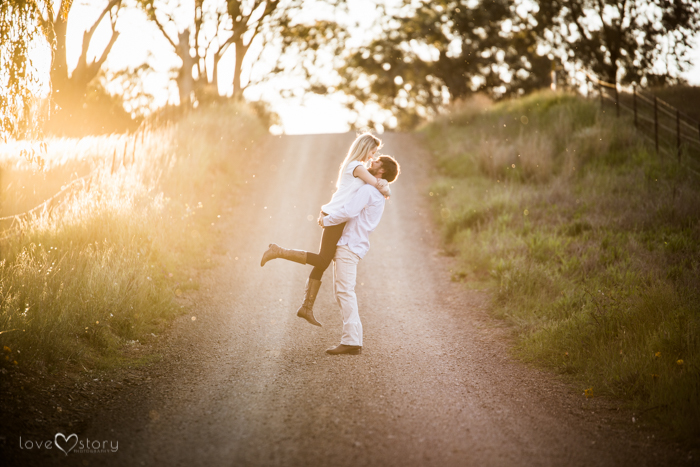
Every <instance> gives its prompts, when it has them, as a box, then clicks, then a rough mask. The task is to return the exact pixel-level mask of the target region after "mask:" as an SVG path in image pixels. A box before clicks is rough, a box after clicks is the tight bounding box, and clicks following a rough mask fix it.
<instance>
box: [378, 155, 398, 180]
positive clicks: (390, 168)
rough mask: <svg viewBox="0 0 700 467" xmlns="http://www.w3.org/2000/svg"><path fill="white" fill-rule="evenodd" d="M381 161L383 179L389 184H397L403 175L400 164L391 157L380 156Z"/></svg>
mask: <svg viewBox="0 0 700 467" xmlns="http://www.w3.org/2000/svg"><path fill="white" fill-rule="evenodd" d="M379 160H380V161H381V162H382V169H384V173H383V174H382V178H383V179H384V180H386V181H387V182H389V183H392V182H395V181H396V179H397V178H398V177H399V174H400V173H401V166H399V163H398V162H396V159H394V158H393V157H391V156H379Z"/></svg>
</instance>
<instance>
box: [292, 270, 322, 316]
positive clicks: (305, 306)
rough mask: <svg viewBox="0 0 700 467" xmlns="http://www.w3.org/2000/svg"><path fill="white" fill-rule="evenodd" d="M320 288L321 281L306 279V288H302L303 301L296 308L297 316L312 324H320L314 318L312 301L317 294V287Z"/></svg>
mask: <svg viewBox="0 0 700 467" xmlns="http://www.w3.org/2000/svg"><path fill="white" fill-rule="evenodd" d="M320 288H321V281H320V280H318V279H311V278H309V279H307V280H306V289H305V290H304V302H303V303H302V304H301V306H300V307H299V309H298V310H297V316H298V317H300V318H304V319H305V320H306V321H308V322H309V323H311V324H313V325H314V326H321V323H319V322H318V321H316V318H314V302H315V301H316V296H317V295H318V289H320Z"/></svg>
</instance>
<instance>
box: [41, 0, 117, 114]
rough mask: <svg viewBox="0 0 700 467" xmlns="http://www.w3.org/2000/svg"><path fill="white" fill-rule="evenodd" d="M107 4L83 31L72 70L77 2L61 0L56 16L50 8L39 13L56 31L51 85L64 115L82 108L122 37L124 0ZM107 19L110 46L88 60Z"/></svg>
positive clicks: (105, 1)
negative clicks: (71, 26)
mask: <svg viewBox="0 0 700 467" xmlns="http://www.w3.org/2000/svg"><path fill="white" fill-rule="evenodd" d="M101 3H102V4H103V5H104V7H103V8H102V11H101V12H100V13H99V15H98V16H97V18H96V19H95V21H94V22H93V23H92V25H91V26H90V27H89V28H88V29H87V30H86V31H84V32H83V35H82V36H83V39H82V43H81V50H80V55H79V57H78V64H77V65H76V67H75V69H73V70H68V61H67V48H66V47H67V43H66V40H67V39H66V38H67V34H68V20H69V13H70V11H71V8H72V7H73V5H74V3H73V1H72V0H61V1H60V3H59V5H60V7H59V11H61V12H62V13H61V14H58V15H54V14H53V12H52V11H51V10H47V11H46V12H44V13H43V14H42V15H39V16H38V19H39V22H40V23H41V24H42V27H44V28H51V29H53V30H54V31H55V34H54V42H55V44H54V47H55V55H54V57H53V60H52V63H51V86H52V88H53V91H54V92H53V100H54V101H55V103H56V104H57V106H58V107H57V110H58V111H59V113H61V112H60V111H61V110H64V112H62V115H60V118H62V119H67V118H70V116H71V114H72V113H73V112H74V111H76V110H78V109H80V108H82V105H83V103H84V102H85V99H86V97H87V92H88V87H89V86H90V84H91V83H92V81H93V80H94V79H95V78H96V77H97V76H98V74H99V72H100V70H101V68H102V65H103V64H104V62H105V60H107V57H108V55H109V53H110V51H111V50H112V47H113V46H114V43H115V42H116V41H117V38H118V37H119V32H118V31H117V29H116V25H117V21H118V17H119V12H120V10H121V7H122V0H104V1H103V2H101ZM105 18H109V22H110V26H111V34H110V37H109V41H108V42H107V45H106V46H105V47H104V49H102V52H101V53H99V54H98V55H97V56H95V58H94V59H92V60H88V50H90V49H91V47H90V46H91V45H92V39H93V36H94V34H95V31H96V30H97V28H98V27H99V26H100V24H102V21H103V20H104V19H105Z"/></svg>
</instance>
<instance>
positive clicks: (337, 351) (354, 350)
mask: <svg viewBox="0 0 700 467" xmlns="http://www.w3.org/2000/svg"><path fill="white" fill-rule="evenodd" d="M361 352H362V346H361V345H345V344H340V345H339V346H337V347H333V348H330V349H328V350H326V353H329V354H331V355H341V354H345V353H349V354H350V355H357V354H359V353H361Z"/></svg>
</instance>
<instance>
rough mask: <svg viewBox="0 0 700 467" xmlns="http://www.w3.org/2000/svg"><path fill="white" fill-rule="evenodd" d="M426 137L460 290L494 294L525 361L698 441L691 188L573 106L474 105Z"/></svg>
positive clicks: (695, 237)
mask: <svg viewBox="0 0 700 467" xmlns="http://www.w3.org/2000/svg"><path fill="white" fill-rule="evenodd" d="M475 107H481V108H484V107H486V108H485V110H478V109H476V108H475ZM423 131H424V132H425V134H426V136H427V139H428V142H429V145H430V147H431V149H432V152H433V154H435V160H436V164H437V166H438V168H439V170H440V174H441V175H440V177H439V178H438V179H437V181H436V182H435V183H434V185H433V186H432V188H431V191H432V195H433V198H432V199H433V200H434V206H435V210H436V215H437V217H438V219H439V222H440V223H441V224H442V226H443V232H444V235H445V248H446V251H447V252H448V253H449V254H452V255H455V256H457V258H458V263H459V267H458V268H457V269H455V270H454V271H453V278H454V280H460V281H464V282H465V283H466V284H467V285H468V286H471V287H488V288H490V290H491V291H492V297H493V301H492V312H493V314H494V315H495V316H497V317H499V318H502V319H504V320H506V321H507V322H508V323H510V324H511V325H512V327H513V331H514V333H515V335H516V336H517V347H516V352H517V353H518V354H519V355H520V356H521V357H522V358H523V359H525V360H528V361H532V362H535V363H538V364H540V365H543V366H545V367H549V368H552V369H554V370H556V371H559V372H561V373H562V374H565V375H569V377H570V378H572V380H573V381H575V382H576V384H578V385H579V386H580V387H581V389H582V393H583V389H584V388H591V387H592V388H593V389H594V393H595V394H596V396H598V395H608V396H613V397H617V398H622V399H625V400H627V401H629V402H630V403H631V404H632V405H633V406H634V407H635V408H637V409H638V411H637V413H638V414H639V413H643V414H644V415H643V416H641V417H642V418H643V419H644V420H647V421H648V420H652V419H657V420H661V421H662V423H664V424H667V425H668V426H670V427H672V428H673V433H674V434H675V435H677V436H679V437H681V438H685V439H697V436H698V434H700V433H699V432H698V425H697V420H698V418H699V417H700V385H699V384H698V382H699V381H700V262H699V261H698V258H700V208H699V207H698V204H697V203H695V202H694V201H693V200H695V199H697V198H698V196H699V195H700V193H699V191H700V190H699V188H698V187H700V185H699V184H698V182H697V179H696V178H695V175H693V174H691V173H689V172H687V171H684V169H683V167H682V166H681V167H679V166H678V165H677V161H676V160H675V159H663V158H660V157H659V156H657V155H656V154H655V153H654V152H653V148H650V147H648V146H647V145H646V144H644V142H643V141H644V140H643V139H642V138H640V137H639V135H638V134H637V133H636V132H635V130H634V128H633V127H632V125H631V122H630V121H628V120H625V119H616V118H614V117H613V116H608V115H606V113H604V112H601V111H600V110H599V108H598V104H597V102H595V101H587V100H585V99H582V98H580V97H577V96H573V95H567V94H554V93H536V94H534V95H531V96H528V97H526V98H521V99H517V100H513V101H507V102H502V103H499V104H497V105H493V106H488V105H485V104H483V103H482V104H480V105H479V106H477V105H469V103H465V104H464V105H463V107H462V108H461V109H460V110H457V111H454V112H451V113H449V114H447V115H445V116H444V117H441V118H439V119H438V120H436V121H435V122H434V123H432V124H430V125H428V126H427V127H425V128H424V130H423Z"/></svg>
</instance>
